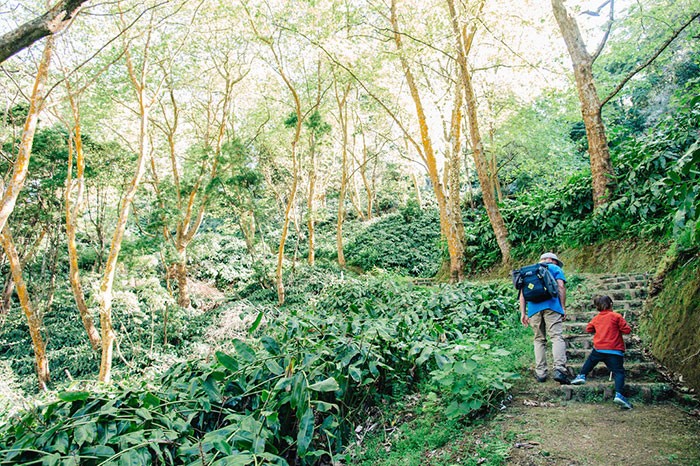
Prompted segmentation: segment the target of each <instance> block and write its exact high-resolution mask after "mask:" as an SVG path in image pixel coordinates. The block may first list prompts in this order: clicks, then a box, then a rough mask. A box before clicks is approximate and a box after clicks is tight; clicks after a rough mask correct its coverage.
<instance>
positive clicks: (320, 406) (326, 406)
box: [311, 400, 338, 413]
mask: <svg viewBox="0 0 700 466" xmlns="http://www.w3.org/2000/svg"><path fill="white" fill-rule="evenodd" d="M311 404H312V405H315V406H316V410H318V411H319V412H321V413H327V412H329V411H330V410H331V409H333V408H335V409H336V410H337V409H338V405H336V404H333V403H326V402H325V401H318V400H313V401H311Z"/></svg>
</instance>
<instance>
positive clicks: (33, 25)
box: [0, 0, 88, 63]
mask: <svg viewBox="0 0 700 466" xmlns="http://www.w3.org/2000/svg"><path fill="white" fill-rule="evenodd" d="M87 1H88V0H60V1H59V2H58V3H56V5H54V6H53V7H52V8H50V9H49V10H48V11H47V12H46V13H44V14H43V15H41V16H38V17H36V18H34V19H32V20H30V21H27V22H26V23H24V24H22V25H20V26H19V27H17V28H16V29H14V30H12V31H9V32H6V33H5V34H3V35H2V36H0V63H2V62H4V61H5V60H7V59H8V58H10V57H11V56H12V55H14V54H16V53H17V52H19V51H20V50H23V49H25V48H27V47H29V46H30V45H32V44H33V43H34V42H36V41H38V40H40V39H42V38H44V37H46V36H50V35H52V34H56V33H58V32H60V31H62V30H64V29H66V28H67V27H68V26H70V24H71V22H72V21H73V19H74V18H75V16H76V15H77V14H78V12H79V11H80V8H81V7H82V5H83V3H85V2H87Z"/></svg>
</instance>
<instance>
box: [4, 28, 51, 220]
mask: <svg viewBox="0 0 700 466" xmlns="http://www.w3.org/2000/svg"><path fill="white" fill-rule="evenodd" d="M52 48H53V37H49V38H48V39H47V41H46V46H45V47H44V53H43V55H42V57H41V62H40V63H39V69H38V70H37V74H36V79H35V80H34V89H33V90H32V95H31V97H30V98H29V111H28V112H27V119H26V120H25V122H24V128H23V130H22V140H21V141H20V145H19V151H18V153H17V158H16V159H15V163H14V164H13V166H12V177H11V178H10V180H9V181H8V182H7V185H6V186H5V190H4V192H3V195H2V199H1V200H0V231H2V229H3V228H5V224H6V223H7V219H8V217H9V216H10V214H11V213H12V211H13V210H14V208H15V203H16V202H17V196H19V192H20V191H21V190H22V187H23V186H24V181H25V180H26V178H27V170H28V169H29V157H30V156H31V153H32V144H33V143H34V133H36V126H37V123H38V122H39V114H40V113H41V109H42V107H43V105H44V87H45V85H46V79H47V77H48V74H49V64H50V63H51V51H52Z"/></svg>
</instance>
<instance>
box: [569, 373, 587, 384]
mask: <svg viewBox="0 0 700 466" xmlns="http://www.w3.org/2000/svg"><path fill="white" fill-rule="evenodd" d="M584 383H586V376H585V375H583V374H579V375H577V376H576V378H575V379H574V380H572V381H571V385H583V384H584Z"/></svg>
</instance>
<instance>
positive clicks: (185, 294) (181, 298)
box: [173, 247, 192, 308]
mask: <svg viewBox="0 0 700 466" xmlns="http://www.w3.org/2000/svg"><path fill="white" fill-rule="evenodd" d="M173 269H174V271H175V279H176V280H177V287H178V291H177V305H178V306H180V307H184V308H188V307H190V305H191V304H192V300H191V299H190V293H189V288H188V286H187V248H186V247H179V248H178V250H177V262H176V263H175V264H174V267H173Z"/></svg>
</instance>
